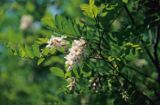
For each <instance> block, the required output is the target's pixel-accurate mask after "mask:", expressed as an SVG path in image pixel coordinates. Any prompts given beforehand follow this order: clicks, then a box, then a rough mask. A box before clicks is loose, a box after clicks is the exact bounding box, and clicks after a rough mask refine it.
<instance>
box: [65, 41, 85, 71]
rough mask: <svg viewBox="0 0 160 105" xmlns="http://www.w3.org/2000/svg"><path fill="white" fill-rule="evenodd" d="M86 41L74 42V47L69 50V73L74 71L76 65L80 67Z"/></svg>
mask: <svg viewBox="0 0 160 105" xmlns="http://www.w3.org/2000/svg"><path fill="white" fill-rule="evenodd" d="M85 43H86V41H85V40H84V39H80V40H74V41H73V43H72V47H71V48H70V49H69V54H68V55H67V56H65V57H64V58H65V59H66V62H65V64H66V66H67V71H70V70H72V69H73V67H74V66H75V65H78V63H79V61H80V59H81V57H82V56H83V54H84V47H85Z"/></svg>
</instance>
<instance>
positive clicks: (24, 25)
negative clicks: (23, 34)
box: [20, 15, 33, 30]
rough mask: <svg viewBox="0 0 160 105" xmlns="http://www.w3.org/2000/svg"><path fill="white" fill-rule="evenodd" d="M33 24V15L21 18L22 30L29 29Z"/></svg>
mask: <svg viewBox="0 0 160 105" xmlns="http://www.w3.org/2000/svg"><path fill="white" fill-rule="evenodd" d="M32 23H33V17H32V16H31V15H23V16H22V17H21V23H20V29H21V30H26V29H28V28H29V27H30V26H31V25H32Z"/></svg>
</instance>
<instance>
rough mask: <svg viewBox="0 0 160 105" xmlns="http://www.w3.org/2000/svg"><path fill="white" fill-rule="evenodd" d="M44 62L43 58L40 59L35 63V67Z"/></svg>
mask: <svg viewBox="0 0 160 105" xmlns="http://www.w3.org/2000/svg"><path fill="white" fill-rule="evenodd" d="M44 60H45V58H40V59H39V60H38V62H37V65H40V64H41V63H42V62H43V61H44Z"/></svg>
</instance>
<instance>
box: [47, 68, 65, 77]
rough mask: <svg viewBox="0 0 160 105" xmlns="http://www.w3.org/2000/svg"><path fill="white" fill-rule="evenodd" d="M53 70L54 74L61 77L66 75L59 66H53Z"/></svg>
mask: <svg viewBox="0 0 160 105" xmlns="http://www.w3.org/2000/svg"><path fill="white" fill-rule="evenodd" d="M50 70H51V72H52V73H53V74H55V75H56V76H59V77H64V72H63V70H62V69H60V68H58V67H51V68H50Z"/></svg>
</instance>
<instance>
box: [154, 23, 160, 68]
mask: <svg viewBox="0 0 160 105" xmlns="http://www.w3.org/2000/svg"><path fill="white" fill-rule="evenodd" d="M159 40H160V26H159V25H158V26H157V35H156V38H155V43H154V45H153V54H154V58H155V59H154V60H155V61H154V62H155V64H156V65H157V66H159V59H158V44H159ZM158 68H159V67H158Z"/></svg>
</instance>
